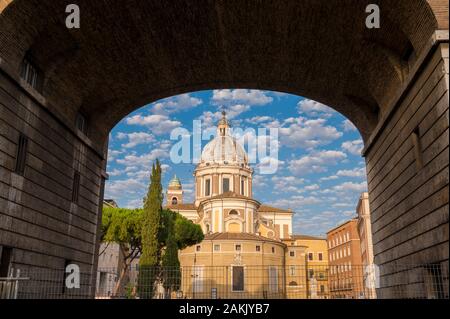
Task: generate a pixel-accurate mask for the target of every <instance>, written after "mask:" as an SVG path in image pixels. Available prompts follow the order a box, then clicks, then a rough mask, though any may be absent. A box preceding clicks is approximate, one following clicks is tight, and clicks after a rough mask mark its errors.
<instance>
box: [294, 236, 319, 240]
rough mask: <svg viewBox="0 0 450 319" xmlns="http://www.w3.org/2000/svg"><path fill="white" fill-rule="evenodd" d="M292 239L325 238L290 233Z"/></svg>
mask: <svg viewBox="0 0 450 319" xmlns="http://www.w3.org/2000/svg"><path fill="white" fill-rule="evenodd" d="M292 239H293V240H327V239H326V238H323V237H315V236H309V235H292Z"/></svg>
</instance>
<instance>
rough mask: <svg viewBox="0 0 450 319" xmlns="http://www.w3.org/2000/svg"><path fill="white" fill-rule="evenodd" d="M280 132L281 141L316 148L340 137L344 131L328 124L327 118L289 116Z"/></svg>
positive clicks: (294, 146)
mask: <svg viewBox="0 0 450 319" xmlns="http://www.w3.org/2000/svg"><path fill="white" fill-rule="evenodd" d="M286 123H288V124H290V125H289V126H285V127H281V128H280V129H279V134H280V138H281V143H282V144H283V145H285V146H288V147H292V148H314V147H316V146H319V145H325V144H328V143H330V142H332V141H334V140H336V139H338V138H340V137H342V133H341V132H339V131H338V130H337V129H336V128H335V127H333V126H327V125H326V120H325V119H306V118H303V117H299V118H288V119H286V120H285V121H284V123H283V125H284V124H286Z"/></svg>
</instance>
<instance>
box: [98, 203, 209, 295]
mask: <svg viewBox="0 0 450 319" xmlns="http://www.w3.org/2000/svg"><path fill="white" fill-rule="evenodd" d="M143 216H144V210H143V209H142V208H139V209H127V208H113V207H107V206H104V207H103V214H102V227H101V241H102V242H103V243H106V246H105V247H107V245H108V244H109V243H117V244H119V248H120V250H121V252H122V256H123V260H122V265H121V267H120V268H121V272H120V275H119V279H118V281H117V284H116V286H115V289H114V295H116V296H118V295H122V294H123V293H125V288H126V287H125V283H126V282H127V281H126V280H125V279H126V275H127V270H128V269H130V265H131V263H132V262H133V260H135V259H136V258H138V257H139V255H140V254H141V252H142V236H141V235H142V229H143V221H144V218H143ZM202 240H203V232H202V229H201V227H200V226H199V225H196V224H194V223H193V222H191V221H190V220H188V219H186V218H185V217H183V216H182V215H180V214H178V213H176V212H173V211H171V210H169V209H164V210H162V211H161V218H160V225H159V234H158V249H159V250H160V252H159V254H160V255H161V254H162V253H161V251H163V250H164V252H165V253H164V257H163V261H162V263H163V266H167V267H169V266H170V267H171V269H173V273H175V275H173V276H171V277H172V278H175V279H177V278H179V276H177V275H176V274H177V273H178V274H179V271H178V270H177V269H178V268H179V261H178V254H177V249H184V248H186V247H188V246H191V245H194V244H197V243H199V242H200V241H202ZM174 242H175V245H174V244H173V243H174ZM102 253H103V252H101V253H100V254H102ZM164 282H165V283H164V285H165V287H166V288H169V289H172V290H173V289H178V287H179V281H177V280H175V281H174V282H170V280H168V281H167V283H166V280H165V281H164Z"/></svg>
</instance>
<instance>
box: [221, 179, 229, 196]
mask: <svg viewBox="0 0 450 319" xmlns="http://www.w3.org/2000/svg"><path fill="white" fill-rule="evenodd" d="M229 191H230V179H229V178H224V179H223V180H222V192H223V193H225V192H229Z"/></svg>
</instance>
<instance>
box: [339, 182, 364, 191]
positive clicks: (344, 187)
mask: <svg viewBox="0 0 450 319" xmlns="http://www.w3.org/2000/svg"><path fill="white" fill-rule="evenodd" d="M333 189H334V190H336V191H344V192H345V191H355V192H359V193H362V192H365V191H367V183H366V182H365V181H364V182H361V183H353V182H345V183H342V184H340V185H336V186H334V187H333Z"/></svg>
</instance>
